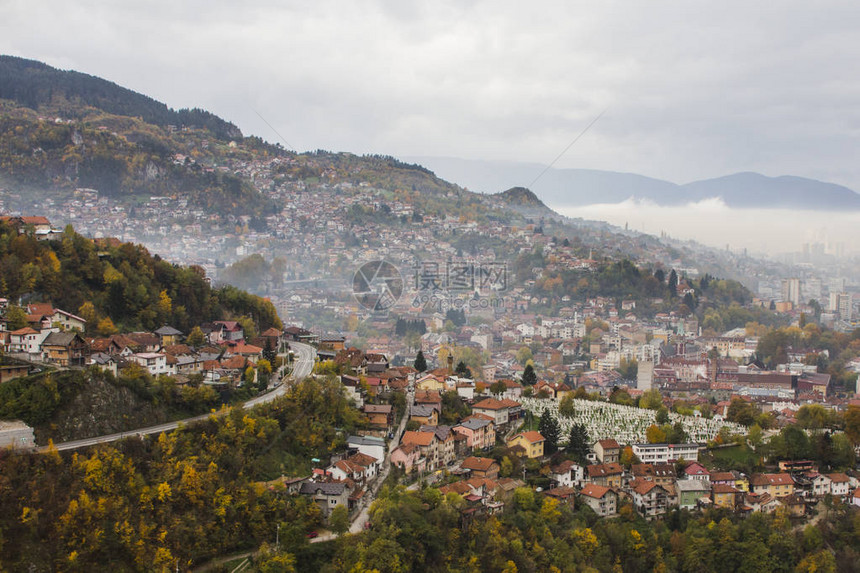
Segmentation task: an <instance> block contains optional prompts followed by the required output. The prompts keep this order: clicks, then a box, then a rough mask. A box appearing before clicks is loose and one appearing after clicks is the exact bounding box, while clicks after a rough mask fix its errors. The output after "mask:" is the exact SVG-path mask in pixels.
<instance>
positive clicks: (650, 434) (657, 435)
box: [645, 424, 666, 444]
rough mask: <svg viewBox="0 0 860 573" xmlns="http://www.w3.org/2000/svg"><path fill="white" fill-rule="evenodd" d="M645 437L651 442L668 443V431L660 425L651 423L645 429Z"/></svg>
mask: <svg viewBox="0 0 860 573" xmlns="http://www.w3.org/2000/svg"><path fill="white" fill-rule="evenodd" d="M645 439H647V440H648V443H649V444H663V443H666V432H664V431H663V429H662V428H660V426H658V425H656V424H651V425H650V426H648V428H647V429H646V430H645Z"/></svg>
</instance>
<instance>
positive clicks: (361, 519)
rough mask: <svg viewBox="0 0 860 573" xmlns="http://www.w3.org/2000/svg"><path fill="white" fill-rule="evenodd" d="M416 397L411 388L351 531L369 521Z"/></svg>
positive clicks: (361, 527) (362, 527)
mask: <svg viewBox="0 0 860 573" xmlns="http://www.w3.org/2000/svg"><path fill="white" fill-rule="evenodd" d="M414 399H415V393H414V391H413V390H410V391H409V392H408V393H407V395H406V411H405V412H404V413H403V418H402V419H401V420H400V426H399V427H398V428H397V431H396V432H395V433H394V439H392V440H391V441H390V442H389V444H388V453H387V454H386V455H385V460H384V461H383V463H382V468H381V469H380V470H379V475H378V476H377V477H376V481H374V482H373V484H372V485H371V487H370V488H369V490H368V491H367V493H366V494H365V496H364V497H363V498H362V500H361V505H360V508H359V511H358V513H357V514H356V516H355V519H354V520H353V521H352V525H351V526H350V527H349V532H350V533H358V532H360V531H362V530H363V529H364V526H365V524H366V523H367V520H368V518H369V515H368V510H369V509H370V504H371V503H373V500H374V499H376V493H377V491H379V488H380V487H382V484H383V483H384V482H385V478H387V477H388V472H389V470H390V469H391V452H393V451H394V450H395V449H397V446H399V445H400V438H401V436H403V432H404V430H406V422H407V421H408V420H409V410H411V409H412V402H413V400H414Z"/></svg>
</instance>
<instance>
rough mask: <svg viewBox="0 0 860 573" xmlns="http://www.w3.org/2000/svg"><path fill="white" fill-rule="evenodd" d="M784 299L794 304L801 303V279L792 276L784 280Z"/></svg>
mask: <svg viewBox="0 0 860 573" xmlns="http://www.w3.org/2000/svg"><path fill="white" fill-rule="evenodd" d="M782 300H783V301H784V302H790V303H791V304H793V305H794V306H798V305H799V304H800V300H801V297H800V279H798V278H792V279H785V280H783V281H782Z"/></svg>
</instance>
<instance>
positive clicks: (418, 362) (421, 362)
mask: <svg viewBox="0 0 860 573" xmlns="http://www.w3.org/2000/svg"><path fill="white" fill-rule="evenodd" d="M412 366H413V367H414V368H415V370H417V371H418V372H424V371H425V370H427V360H425V359H424V353H423V352H421V351H420V350H419V351H418V354H417V355H416V356H415V362H414V363H413V364H412Z"/></svg>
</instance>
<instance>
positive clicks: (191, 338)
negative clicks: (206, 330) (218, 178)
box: [185, 326, 206, 348]
mask: <svg viewBox="0 0 860 573" xmlns="http://www.w3.org/2000/svg"><path fill="white" fill-rule="evenodd" d="M185 342H186V343H187V344H188V345H189V346H191V347H193V348H198V347H200V346H203V345H204V344H206V335H205V334H203V330H201V329H200V327H199V326H195V327H194V328H192V329H191V332H189V333H188V338H186V339H185Z"/></svg>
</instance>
